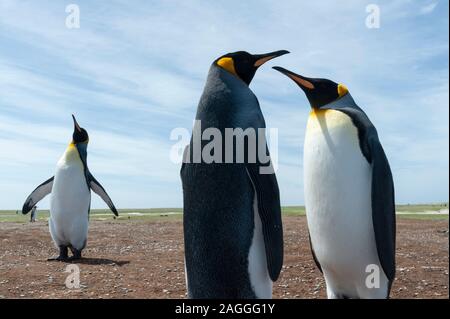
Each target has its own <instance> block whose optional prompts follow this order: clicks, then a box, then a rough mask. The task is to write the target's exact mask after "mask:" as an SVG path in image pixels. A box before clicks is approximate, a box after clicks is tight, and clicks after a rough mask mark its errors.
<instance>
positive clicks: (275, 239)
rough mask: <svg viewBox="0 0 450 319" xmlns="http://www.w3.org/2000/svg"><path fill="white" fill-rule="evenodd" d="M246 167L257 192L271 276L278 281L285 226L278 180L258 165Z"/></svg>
mask: <svg viewBox="0 0 450 319" xmlns="http://www.w3.org/2000/svg"><path fill="white" fill-rule="evenodd" d="M246 167H247V172H248V175H249V177H250V179H251V180H252V183H253V185H254V187H255V190H256V196H257V197H256V198H257V201H258V212H259V217H260V219H261V223H262V232H263V236H264V246H265V249H266V258H267V267H268V271H269V276H270V279H271V280H272V281H276V280H277V279H278V276H279V275H280V271H281V267H282V266H283V226H282V221H281V206H280V191H279V189H278V183H277V178H276V176H275V173H272V174H261V173H260V170H259V168H260V167H261V166H260V165H258V164H247V165H246Z"/></svg>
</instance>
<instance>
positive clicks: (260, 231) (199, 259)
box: [181, 51, 288, 299]
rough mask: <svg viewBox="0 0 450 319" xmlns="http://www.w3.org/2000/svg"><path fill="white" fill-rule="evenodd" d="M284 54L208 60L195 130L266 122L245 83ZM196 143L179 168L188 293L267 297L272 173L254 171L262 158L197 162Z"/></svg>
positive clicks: (277, 232)
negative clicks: (230, 161)
mask: <svg viewBox="0 0 450 319" xmlns="http://www.w3.org/2000/svg"><path fill="white" fill-rule="evenodd" d="M285 53H288V52H287V51H277V52H272V53H269V54H264V55H251V54H249V53H247V52H236V53H231V54H227V55H225V56H222V57H221V58H219V59H217V60H216V61H214V63H213V64H212V66H211V68H210V70H209V74H208V78H207V81H206V86H205V89H204V92H203V94H202V96H201V99H200V102H199V105H198V109H197V115H196V120H197V121H201V122H197V123H201V128H200V127H194V132H195V131H196V130H200V131H201V132H200V133H203V132H204V131H205V130H206V129H208V128H217V129H218V130H220V132H221V133H222V136H225V129H226V128H242V129H243V130H245V129H247V128H253V129H255V130H256V131H257V129H258V128H265V121H264V117H263V115H262V113H261V109H260V107H259V103H258V100H257V98H256V96H255V95H254V94H253V92H252V91H251V90H250V89H249V87H248V85H249V84H250V81H251V80H252V78H253V76H254V74H255V72H256V70H257V68H258V67H259V66H260V65H262V64H263V63H264V62H266V61H268V60H270V59H272V58H274V57H277V56H280V55H282V54H285ZM205 144H206V142H205V141H202V145H201V147H202V149H203V147H204V146H205ZM223 144H225V143H223ZM263 147H265V149H266V150H267V145H263ZM194 148H195V146H194V145H193V140H191V143H190V145H189V146H188V147H187V148H186V150H185V158H184V160H183V165H182V168H181V179H182V184H183V201H184V209H183V211H184V216H183V225H184V243H185V266H186V281H187V289H188V295H189V297H190V298H202V299H203V298H226V299H228V298H270V297H271V293H272V281H275V280H276V279H277V278H278V276H279V273H280V270H281V266H282V263H283V232H282V224H281V209H280V199H279V190H278V185H277V181H276V176H275V173H273V174H260V172H259V168H260V167H261V166H264V165H265V164H262V163H260V162H259V161H257V162H256V163H251V162H250V161H247V160H246V161H245V162H243V163H237V162H236V161H234V162H233V163H216V162H212V163H205V162H203V160H202V159H201V160H200V162H195V161H194V157H195V154H193V153H192V152H193V151H194ZM224 150H225V148H224ZM191 151H192V152H191Z"/></svg>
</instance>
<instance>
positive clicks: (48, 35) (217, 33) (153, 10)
mask: <svg viewBox="0 0 450 319" xmlns="http://www.w3.org/2000/svg"><path fill="white" fill-rule="evenodd" d="M70 3H75V4H77V5H79V8H80V11H81V12H80V13H81V15H80V18H81V20H80V28H79V29H68V28H66V27H65V19H66V16H67V13H66V12H65V8H66V5H68V4H70ZM370 3H375V4H378V5H379V7H380V9H381V20H380V22H381V25H380V28H379V29H368V28H366V26H365V20H366V17H367V13H366V5H367V4H370ZM448 6H449V4H448V1H446V0H441V1H439V0H423V1H413V0H389V1H374V0H372V1H363V0H362V1H359V0H358V1H357V0H347V1H339V2H338V1H331V0H329V1H295V0H291V1H260V0H258V1H226V2H223V3H219V2H218V1H96V2H95V4H94V2H92V1H72V2H65V1H42V0H40V1H10V0H0V149H1V152H0V177H1V178H0V209H16V208H20V207H21V206H22V204H23V201H24V199H25V198H26V196H27V195H28V194H29V192H30V191H32V190H33V189H34V187H35V186H37V185H38V184H39V183H41V182H42V181H44V180H45V179H47V178H48V177H50V176H52V175H53V174H54V169H55V165H56V162H57V160H58V159H59V157H60V156H61V154H62V153H63V152H64V150H65V148H66V146H67V144H68V143H69V142H70V140H71V133H72V130H73V129H72V120H71V117H70V115H71V114H72V113H74V114H76V116H77V119H78V121H79V123H80V124H81V126H83V127H84V128H86V129H87V130H88V132H89V134H90V144H89V149H88V151H89V156H88V163H89V166H90V169H91V171H92V172H93V174H94V176H96V178H97V179H98V180H99V181H100V182H101V183H102V184H103V186H104V187H105V188H106V189H107V191H108V192H109V194H110V195H111V197H112V199H113V200H114V202H115V204H116V206H118V207H119V208H131V207H181V206H182V191H181V182H180V178H179V165H178V164H174V163H172V162H171V161H170V159H169V152H170V149H171V147H172V145H173V144H174V141H171V140H170V139H169V136H170V132H171V131H172V129H174V128H176V127H184V128H187V129H191V127H192V121H193V119H194V117H195V111H196V107H197V103H198V100H199V97H200V95H201V93H202V89H203V85H204V82H205V78H206V74H207V72H208V69H209V66H210V64H211V62H212V61H213V60H214V59H215V58H217V57H219V56H221V55H222V54H224V53H227V52H232V51H237V50H246V51H249V52H251V53H265V52H269V51H274V50H279V49H287V50H289V51H291V54H289V55H286V56H283V57H281V58H279V59H276V60H274V61H271V62H269V63H267V65H265V66H263V67H262V68H260V70H259V71H258V73H257V74H256V76H255V78H254V80H253V82H252V84H251V89H252V90H253V91H254V92H255V94H256V95H257V96H258V98H259V100H260V104H261V108H262V110H263V113H264V115H265V119H266V123H267V126H268V127H272V128H278V130H279V141H278V144H279V169H278V172H277V176H278V180H279V184H280V190H281V199H282V204H283V205H296V204H302V203H303V183H302V170H303V168H302V147H303V138H304V133H305V125H306V120H307V116H308V112H309V106H308V103H307V100H306V98H305V96H304V94H303V93H302V92H301V91H300V90H299V89H298V88H297V87H296V86H295V85H294V84H293V83H292V82H291V81H289V80H288V79H287V78H285V77H284V76H282V75H281V74H279V73H278V72H276V71H274V70H272V69H271V66H273V65H281V66H284V67H286V68H288V69H292V70H293V71H296V72H298V73H301V74H304V75H306V76H311V77H325V78H330V79H332V80H334V81H336V82H340V83H344V84H346V86H347V87H348V88H349V90H350V92H351V93H352V95H353V97H354V98H355V100H356V102H357V103H358V104H359V105H360V106H361V107H362V108H363V109H364V110H365V111H366V112H367V113H368V115H369V117H370V118H371V120H372V121H373V123H374V124H375V126H376V127H377V129H378V132H379V135H380V139H381V141H382V143H383V145H384V148H385V151H386V153H387V155H388V157H389V160H390V163H391V167H392V170H393V174H394V180H395V185H396V195H397V202H398V203H424V202H437V201H447V200H448V193H449V189H448V185H449V170H448V169H449V141H448V136H449V122H448V116H449V111H448V105H449V91H448V88H449V82H448V71H449V70H448V55H449V48H448V36H449V34H448V23H449V20H448V10H449V8H448ZM48 203H49V201H48V199H47V200H44V201H43V203H42V205H41V207H46V206H48ZM93 207H94V208H102V207H105V204H104V203H102V202H101V201H100V200H99V199H98V198H96V197H95V196H94V199H93Z"/></svg>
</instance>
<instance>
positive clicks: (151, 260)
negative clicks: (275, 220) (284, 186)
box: [0, 217, 449, 298]
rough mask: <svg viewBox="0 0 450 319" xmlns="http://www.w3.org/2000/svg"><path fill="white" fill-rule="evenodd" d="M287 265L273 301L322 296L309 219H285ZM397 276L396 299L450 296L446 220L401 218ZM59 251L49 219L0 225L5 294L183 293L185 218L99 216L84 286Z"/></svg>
mask: <svg viewBox="0 0 450 319" xmlns="http://www.w3.org/2000/svg"><path fill="white" fill-rule="evenodd" d="M284 227H285V242H286V244H285V262H284V267H283V271H282V274H281V276H280V279H279V280H278V281H277V282H276V283H275V284H274V297H275V298H324V297H325V287H324V281H323V279H322V276H321V273H320V272H319V271H318V270H317V269H316V267H315V265H314V262H313V260H312V257H311V254H310V251H309V244H308V237H307V231H306V219H305V217H285V218H284ZM397 238H398V242H397V243H398V250H397V279H396V281H395V283H394V285H393V287H392V294H391V297H392V298H449V290H448V282H449V281H448V270H449V269H448V268H449V241H448V240H449V238H448V220H443V221H442V220H441V221H431V220H412V219H403V218H399V220H398V237H397ZM55 254H56V249H55V248H54V247H53V244H52V242H51V238H50V234H49V233H48V228H47V225H46V223H45V222H37V223H34V224H19V223H0V298H185V296H186V294H185V282H184V278H185V277H184V266H183V243H182V223H181V221H180V220H174V219H169V220H167V221H164V220H158V221H125V222H123V221H121V222H113V221H94V222H92V223H91V228H90V233H89V240H88V246H87V248H86V249H85V251H84V256H85V258H84V259H83V260H82V261H80V262H78V263H77V265H78V266H79V268H80V279H81V288H80V289H78V290H73V289H68V288H66V286H65V284H64V283H65V280H66V277H67V275H68V273H65V270H66V267H67V265H68V264H67V263H61V262H48V261H47V258H48V257H50V256H54V255H55Z"/></svg>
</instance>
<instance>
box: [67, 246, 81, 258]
mask: <svg viewBox="0 0 450 319" xmlns="http://www.w3.org/2000/svg"><path fill="white" fill-rule="evenodd" d="M69 247H70V251H71V252H72V255H73V256H72V257H70V258H69V259H70V260H78V259H81V251H82V250H83V249H80V250H78V249H76V248H75V247H73V246H69Z"/></svg>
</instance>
